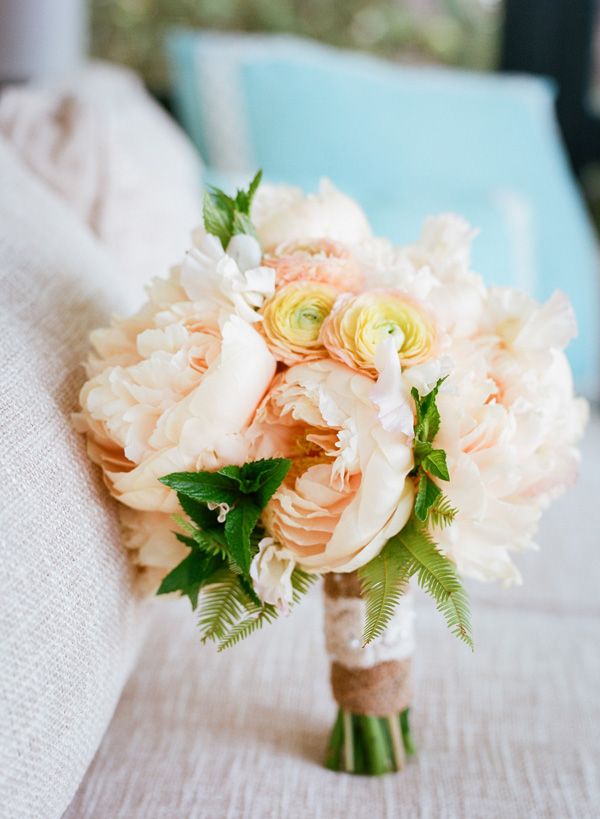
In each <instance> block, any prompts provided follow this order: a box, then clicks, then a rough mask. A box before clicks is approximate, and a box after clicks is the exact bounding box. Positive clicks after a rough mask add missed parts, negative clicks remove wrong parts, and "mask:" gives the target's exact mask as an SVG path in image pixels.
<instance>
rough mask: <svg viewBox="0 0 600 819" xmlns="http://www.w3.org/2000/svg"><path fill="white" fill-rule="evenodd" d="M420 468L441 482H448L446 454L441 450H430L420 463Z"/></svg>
mask: <svg viewBox="0 0 600 819" xmlns="http://www.w3.org/2000/svg"><path fill="white" fill-rule="evenodd" d="M422 467H423V469H425V470H426V471H427V472H430V473H431V474H432V475H434V476H435V477H436V478H440V480H442V481H449V480H450V475H449V473H448V464H447V463H446V453H445V452H444V450H443V449H432V450H431V452H430V453H429V455H427V456H426V457H425V458H424V459H423V461H422Z"/></svg>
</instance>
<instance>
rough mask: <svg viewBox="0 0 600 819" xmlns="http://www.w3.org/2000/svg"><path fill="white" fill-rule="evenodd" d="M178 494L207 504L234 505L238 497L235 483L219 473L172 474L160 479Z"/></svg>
mask: <svg viewBox="0 0 600 819" xmlns="http://www.w3.org/2000/svg"><path fill="white" fill-rule="evenodd" d="M160 482H161V483H163V484H164V485H165V486H168V487H170V488H171V489H174V490H175V492H177V493H178V494H182V495H186V496H187V497H188V498H192V500H196V501H204V502H206V503H226V504H228V505H230V506H231V505H232V504H233V503H235V501H236V499H237V497H238V491H237V486H236V483H235V481H233V480H231V478H227V477H226V476H225V475H220V474H219V473H218V472H172V473H171V474H170V475H165V476H164V477H162V478H160Z"/></svg>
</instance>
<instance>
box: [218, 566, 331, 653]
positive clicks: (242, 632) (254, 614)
mask: <svg viewBox="0 0 600 819" xmlns="http://www.w3.org/2000/svg"><path fill="white" fill-rule="evenodd" d="M231 570H232V572H233V573H234V574H235V576H236V578H237V581H238V583H240V584H241V585H242V589H243V586H244V580H243V578H242V577H241V576H240V575H238V574H237V573H236V571H239V570H237V567H234V566H233V565H232V567H231ZM316 579H317V575H315V574H309V573H308V572H303V571H301V570H300V569H295V570H294V572H293V573H292V588H293V590H294V594H293V597H292V606H295V605H296V604H297V603H298V602H299V601H300V600H301V598H302V597H303V595H305V594H306V592H307V591H308V590H309V588H310V586H311V585H312V584H313V583H314V581H315V580H316ZM245 592H246V603H245V611H244V615H245V616H243V617H242V618H241V619H239V621H238V622H237V623H235V624H234V625H232V626H231V627H230V628H229V629H226V630H224V631H223V633H222V634H220V635H219V637H218V640H219V646H218V650H219V651H224V650H225V649H226V648H231V647H232V646H234V645H236V644H237V643H239V642H240V641H241V640H245V639H246V637H249V636H250V635H251V634H253V633H254V632H255V631H258V629H259V628H262V627H263V626H264V625H267V624H268V623H272V622H273V621H274V620H276V619H277V617H278V616H279V612H278V611H277V608H276V607H275V606H272V605H270V604H268V603H266V604H260V602H259V601H258V598H255V600H253V599H252V597H251V595H253V590H252V587H250V588H249V589H246V590H245Z"/></svg>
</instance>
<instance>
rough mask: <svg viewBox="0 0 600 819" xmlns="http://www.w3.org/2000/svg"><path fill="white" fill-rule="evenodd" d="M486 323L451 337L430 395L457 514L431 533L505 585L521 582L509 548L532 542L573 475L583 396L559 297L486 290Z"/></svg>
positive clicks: (470, 567) (471, 571)
mask: <svg viewBox="0 0 600 819" xmlns="http://www.w3.org/2000/svg"><path fill="white" fill-rule="evenodd" d="M485 326H486V328H487V331H488V334H486V335H482V336H480V337H479V338H477V339H473V340H472V341H467V340H456V341H455V342H454V344H453V345H452V347H451V348H450V350H449V355H450V356H451V357H452V359H453V361H454V367H453V369H452V372H451V374H450V377H449V379H448V381H447V383H446V384H445V385H444V386H445V389H444V390H443V391H442V392H440V394H439V396H438V407H439V409H440V414H441V417H442V426H441V429H440V433H439V435H438V437H437V438H436V445H437V446H440V447H442V448H443V449H445V450H446V454H447V459H448V468H449V472H450V482H449V484H445V485H444V487H443V488H444V492H445V494H446V495H447V496H448V497H449V499H450V500H451V502H452V503H453V505H454V506H455V507H456V508H457V509H458V515H457V517H456V519H455V521H454V522H453V524H452V525H451V526H449V527H448V528H447V529H444V530H442V531H439V532H436V539H437V540H438V542H439V545H440V547H441V549H442V550H443V551H444V552H445V553H446V554H448V555H449V556H450V557H452V559H453V560H454V561H455V562H456V564H457V566H458V569H459V571H460V572H461V573H463V574H465V575H469V576H472V577H475V578H477V579H480V580H492V579H499V580H502V581H504V582H505V583H507V584H509V583H514V582H519V581H520V574H519V572H518V570H517V568H516V567H515V565H514V564H513V562H512V557H511V553H512V552H513V551H518V550H520V549H524V548H533V547H535V541H534V538H535V533H536V530H537V525H538V521H539V518H540V516H541V513H542V510H543V509H544V508H545V506H546V505H547V504H548V503H549V501H550V500H552V499H553V498H555V497H556V496H557V495H559V494H560V493H561V492H563V491H564V490H565V489H566V488H567V487H568V486H569V485H570V484H571V483H572V482H573V481H574V479H575V476H576V474H577V469H578V462H579V454H578V451H577V449H576V444H577V442H578V440H579V438H580V437H581V435H582V433H583V429H584V426H585V422H586V417H587V405H586V403H585V402H584V401H582V400H581V399H576V398H575V397H574V392H573V384H572V379H571V371H570V368H569V365H568V363H567V361H566V358H565V356H564V353H563V352H562V350H561V349H560V347H561V346H563V345H564V344H566V343H567V340H568V338H569V337H570V336H571V334H572V333H573V331H574V326H573V323H572V314H571V311H570V307H569V305H568V302H566V300H565V299H564V298H563V297H553V298H552V299H550V301H549V302H547V303H546V304H545V305H538V304H537V303H536V302H534V301H533V300H532V299H530V298H529V297H527V296H524V295H523V294H517V293H515V292H514V291H491V292H490V296H489V301H488V311H487V314H486V323H485Z"/></svg>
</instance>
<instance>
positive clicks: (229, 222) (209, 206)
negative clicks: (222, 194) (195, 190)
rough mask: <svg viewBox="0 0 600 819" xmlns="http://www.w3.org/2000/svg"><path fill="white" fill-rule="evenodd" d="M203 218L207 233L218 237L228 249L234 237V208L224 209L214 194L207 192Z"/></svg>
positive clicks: (205, 193)
mask: <svg viewBox="0 0 600 819" xmlns="http://www.w3.org/2000/svg"><path fill="white" fill-rule="evenodd" d="M202 216H203V218H204V229H205V230H206V232H207V233H210V234H211V235H212V236H216V237H217V238H218V239H220V240H221V244H222V245H223V247H227V244H228V243H229V240H230V238H231V235H232V228H233V208H229V207H223V205H222V204H220V202H219V199H218V198H217V197H215V195H214V193H211V192H210V191H205V192H204V201H203V207H202Z"/></svg>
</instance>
